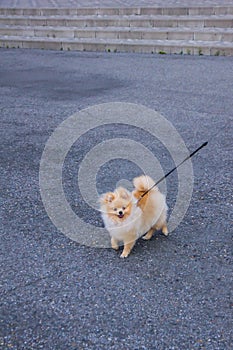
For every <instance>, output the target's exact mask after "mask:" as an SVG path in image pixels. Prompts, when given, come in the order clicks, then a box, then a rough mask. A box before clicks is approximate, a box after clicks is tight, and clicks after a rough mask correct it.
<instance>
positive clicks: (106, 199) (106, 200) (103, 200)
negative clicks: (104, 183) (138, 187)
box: [100, 192, 115, 204]
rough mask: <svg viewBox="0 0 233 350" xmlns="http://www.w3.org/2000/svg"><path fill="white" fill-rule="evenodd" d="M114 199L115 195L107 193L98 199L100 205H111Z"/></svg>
mask: <svg viewBox="0 0 233 350" xmlns="http://www.w3.org/2000/svg"><path fill="white" fill-rule="evenodd" d="M114 199H115V194H114V193H112V192H107V193H105V194H103V195H102V196H101V197H100V203H102V204H104V203H111V202H112V201H113V200H114Z"/></svg>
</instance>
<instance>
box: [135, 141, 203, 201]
mask: <svg viewBox="0 0 233 350" xmlns="http://www.w3.org/2000/svg"><path fill="white" fill-rule="evenodd" d="M207 144H208V141H206V142H204V143H203V144H202V145H201V146H200V147H198V148H197V149H196V150H195V151H194V152H192V153H191V154H189V155H188V157H186V158H185V159H184V160H183V161H182V162H181V163H180V164H178V165H177V166H176V167H175V168H173V169H172V170H170V171H169V172H168V173H167V174H166V175H164V176H163V177H162V178H161V179H160V180H159V181H157V182H156V183H155V184H154V185H153V186H151V187H150V188H149V189H148V190H147V191H146V192H144V193H143V194H142V195H141V197H140V198H139V199H138V202H139V201H140V200H141V199H142V198H143V197H144V196H145V195H146V194H147V193H148V192H150V191H151V190H152V188H154V187H155V186H157V185H158V184H159V183H160V182H161V181H163V180H164V179H166V177H167V176H169V175H170V174H171V173H172V172H173V171H174V170H176V169H177V168H179V166H181V165H182V164H183V163H184V162H186V160H188V159H189V158H191V157H192V156H194V154H195V153H197V152H198V151H200V149H202V148H203V147H205V146H206V145H207Z"/></svg>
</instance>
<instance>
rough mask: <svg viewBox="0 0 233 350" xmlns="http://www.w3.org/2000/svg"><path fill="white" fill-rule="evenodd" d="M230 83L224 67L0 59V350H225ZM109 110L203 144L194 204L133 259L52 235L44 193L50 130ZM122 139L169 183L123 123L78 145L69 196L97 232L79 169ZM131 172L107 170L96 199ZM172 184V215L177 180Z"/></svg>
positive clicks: (155, 148)
mask: <svg viewBox="0 0 233 350" xmlns="http://www.w3.org/2000/svg"><path fill="white" fill-rule="evenodd" d="M232 76H233V59H232V58H231V57H207V56H205V57H204V56H195V57H194V56H188V55H187V56H181V55H171V56H169V55H153V54H148V55H146V54H145V55H144V54H140V55H139V54H120V53H115V54H114V53H89V52H71V51H67V52H57V51H44V50H20V49H19V50H18V49H15V50H14V49H1V50H0V111H1V112H0V118H1V119H0V120H1V130H0V132H1V138H0V140H1V149H0V152H1V164H0V165H1V173H0V176H1V245H0V249H1V273H0V275H1V283H0V284H1V310H0V321H1V327H0V328H1V330H0V348H1V349H4V350H5V349H17V350H21V349H26V350H32V349H46V350H49V349H51V350H54V349H56V350H63V349H64V350H67V349H77V350H80V349H88V350H92V349H93V350H102V349H103V350H105V349H106V350H110V349H112V350H118V349H119V350H120V349H121V350H122V349H125V350H136V349H137V350H143V349H146V350H172V349H175V350H181V349H184V350H188V349H206V350H231V349H232V348H233V329H232V321H233V319H232V307H233V298H232V290H233V285H232V220H231V219H232V216H231V214H232V205H233V204H232V203H233V201H232V135H233V99H232V95H233V83H232ZM110 102H124V103H125V102H127V103H134V104H138V105H143V106H145V107H147V108H151V109H152V110H156V111H159V112H160V113H161V114H162V115H163V116H164V117H165V118H166V119H167V120H168V121H169V122H170V123H171V125H173V127H174V128H175V129H176V131H177V132H178V133H179V134H180V136H181V137H182V139H183V140H184V142H185V144H186V146H187V148H188V149H189V150H190V151H192V150H194V149H195V148H196V147H198V146H199V145H200V144H201V143H202V142H204V141H207V140H208V141H209V143H208V146H207V147H206V148H205V149H203V150H202V151H200V153H199V154H197V155H195V157H194V158H193V160H192V165H193V171H194V178H193V179H194V182H193V193H192V199H191V202H190V204H189V208H188V210H187V212H186V215H185V216H184V218H183V220H182V222H181V223H180V225H179V226H178V227H177V228H176V229H175V230H174V231H173V232H171V234H170V235H169V236H168V237H164V236H163V235H162V234H161V233H157V234H156V235H155V236H154V237H153V238H152V240H151V241H148V242H145V241H143V240H142V239H140V240H139V241H138V242H137V244H136V246H135V247H134V249H133V251H132V253H131V254H130V256H129V257H128V258H127V259H120V252H119V253H118V252H115V251H113V250H112V249H110V248H98V247H93V246H88V245H85V244H81V243H79V242H76V241H73V240H71V239H69V238H68V237H67V236H66V235H64V234H63V233H62V232H60V231H59V230H58V228H57V227H56V226H55V225H54V224H53V223H52V221H51V220H50V218H49V216H48V214H47V212H46V210H45V207H44V205H43V203H42V199H41V195H40V186H39V168H40V160H41V157H42V154H43V151H44V148H45V145H46V142H47V140H48V139H49V137H50V135H52V133H53V131H54V130H55V129H56V127H58V126H59V125H60V124H61V123H62V122H63V121H65V120H67V118H69V117H70V116H72V115H73V114H75V113H77V112H79V111H82V110H83V109H85V108H88V107H91V106H95V105H99V104H103V103H110ZM113 112H114V111H113ZM109 113H111V110H109ZM141 118H142V120H143V115H142V116H141ZM139 122H140V119H139ZM128 124H129V125H128ZM116 137H118V138H126V139H127V138H128V139H131V140H134V141H136V142H138V143H141V144H142V145H144V146H145V147H146V148H147V149H149V150H150V152H151V153H152V154H153V155H154V156H155V157H156V158H157V159H158V160H159V163H160V165H161V167H162V168H163V170H164V172H167V171H169V170H170V169H171V167H172V166H174V161H173V159H172V158H171V155H170V153H169V152H168V150H167V149H166V145H163V144H161V142H159V141H158V140H156V139H155V137H154V136H153V135H152V134H150V133H148V132H146V131H145V130H141V129H140V128H138V127H133V126H130V119H127V117H126V125H124V124H123V123H122V124H120V125H119V124H117V120H116V122H115V124H111V125H102V126H101V127H98V128H93V129H92V130H90V131H89V133H88V132H87V133H85V134H84V135H82V137H81V138H80V140H77V142H76V143H75V144H74V145H73V146H72V147H71V149H70V152H69V153H68V154H67V156H66V160H65V163H64V167H63V186H64V191H65V194H66V198H67V201H68V202H69V204H70V206H71V208H72V209H73V211H74V213H75V214H76V215H78V216H79V217H81V218H82V220H83V222H84V223H87V224H90V227H92V229H93V230H95V227H96V229H97V228H101V227H102V221H101V217H100V214H99V213H98V211H96V210H94V209H92V208H91V207H90V206H89V205H88V204H87V203H85V201H84V200H82V198H81V195H80V193H79V192H78V191H79V190H78V188H77V174H78V169H79V165H80V163H81V161H82V160H83V158H84V157H85V155H86V154H87V153H88V151H90V150H92V149H94V147H95V146H96V145H97V144H98V143H100V142H102V141H104V140H109V139H112V138H116ZM170 137H171V135H169V134H168V135H167V138H168V140H169V138H170ZM58 147H59V145H58ZM118 147H119V149H120V148H121V144H120V143H118ZM178 150H179V148H178ZM91 166H92V165H90V171H92V168H91ZM138 172H139V168H138V166H136V165H135V164H134V163H133V162H131V161H130V160H126V159H112V160H109V162H106V164H102V165H101V167H100V169H99V171H98V174H97V177H96V186H97V189H98V192H99V193H102V192H104V191H106V190H110V189H113V188H114V186H115V184H116V183H117V182H118V181H120V180H121V179H125V180H127V181H131V180H132V178H133V177H134V176H135V175H138ZM166 184H167V201H168V205H169V208H170V209H169V214H170V213H171V212H172V209H173V207H174V204H175V200H176V197H177V191H178V186H179V179H178V177H177V173H173V174H172V175H171V176H169V177H168V179H167V182H166ZM78 229H79V234H80V235H82V228H80V227H79V228H78Z"/></svg>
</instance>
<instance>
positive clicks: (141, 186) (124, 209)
mask: <svg viewBox="0 0 233 350" xmlns="http://www.w3.org/2000/svg"><path fill="white" fill-rule="evenodd" d="M133 184H134V187H135V189H134V190H133V192H132V193H130V192H129V191H128V190H126V189H125V188H123V187H118V188H117V189H116V190H115V191H114V192H107V193H105V194H103V195H102V196H101V197H100V209H101V212H102V218H103V221H104V224H105V227H106V229H107V230H108V232H109V234H110V236H111V246H112V248H113V249H115V250H117V249H118V248H119V243H120V242H123V244H124V249H123V252H122V254H121V258H126V257H127V256H128V255H129V254H130V252H131V250H132V248H133V246H134V244H135V242H136V240H137V239H138V238H139V237H141V236H143V235H145V234H146V235H145V236H144V237H143V239H146V240H148V239H150V238H151V237H152V235H153V233H154V231H155V230H160V229H161V230H162V232H163V234H164V235H165V236H167V235H168V229H167V204H166V198H165V196H164V195H163V194H162V193H161V192H160V191H159V189H158V188H157V187H154V188H152V189H151V190H150V191H149V192H148V193H146V194H145V195H144V196H143V197H142V195H143V194H144V193H145V192H146V191H147V190H149V189H150V188H151V187H152V186H153V185H154V181H153V180H152V179H151V178H150V177H149V176H146V175H142V176H139V177H136V178H135V179H134V180H133Z"/></svg>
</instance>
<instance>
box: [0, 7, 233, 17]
mask: <svg viewBox="0 0 233 350" xmlns="http://www.w3.org/2000/svg"><path fill="white" fill-rule="evenodd" d="M0 15H26V16H30V15H33V16H51V15H52V16H55V15H60V16H64V15H68V16H70V15H71V16H77V15H78V16H86V15H113V16H114V15H115V16H123V15H169V16H172V15H179V16H180V15H188V16H192V15H207V16H212V15H233V6H191V7H184V6H182V7H181V6H180V7H179V6H175V7H170V6H165V7H159V6H154V7H150V6H147V7H137V6H135V7H119V8H118V7H107V8H102V7H101V8H99V7H91V8H87V7H86V8H78V7H77V8H55V7H54V8H0Z"/></svg>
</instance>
